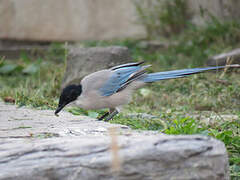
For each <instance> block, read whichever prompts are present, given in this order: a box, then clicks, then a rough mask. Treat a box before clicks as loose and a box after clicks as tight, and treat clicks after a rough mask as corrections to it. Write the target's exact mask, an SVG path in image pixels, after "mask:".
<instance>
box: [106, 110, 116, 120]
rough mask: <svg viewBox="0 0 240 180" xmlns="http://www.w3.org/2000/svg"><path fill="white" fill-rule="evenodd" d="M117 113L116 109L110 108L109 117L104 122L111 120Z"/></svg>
mask: <svg viewBox="0 0 240 180" xmlns="http://www.w3.org/2000/svg"><path fill="white" fill-rule="evenodd" d="M118 113H119V110H118V109H117V108H114V109H112V108H110V111H109V115H108V116H107V117H106V118H105V121H109V120H111V119H112V118H113V117H114V116H115V115H117V114H118Z"/></svg>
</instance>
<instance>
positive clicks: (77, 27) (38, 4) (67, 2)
mask: <svg viewBox="0 0 240 180" xmlns="http://www.w3.org/2000/svg"><path fill="white" fill-rule="evenodd" d="M159 1H163V2H164V1H166V0H119V1H116V0H0V39H13V40H31V41H79V40H103V39H104V40H109V39H113V38H126V37H135V38H136V37H144V36H145V35H146V29H145V28H144V27H143V26H142V25H141V23H139V22H138V18H137V13H136V6H135V5H136V3H139V4H145V7H146V8H150V6H149V5H151V3H154V2H159ZM186 1H187V4H188V9H187V10H188V11H189V14H190V21H191V22H193V23H195V24H198V25H202V24H204V21H203V20H202V18H203V12H204V11H205V10H207V11H208V12H210V13H211V14H212V15H214V16H216V17H217V18H219V19H220V20H226V19H229V18H230V19H231V18H239V17H240V11H239V9H240V2H239V0H186ZM160 10H161V9H160Z"/></svg>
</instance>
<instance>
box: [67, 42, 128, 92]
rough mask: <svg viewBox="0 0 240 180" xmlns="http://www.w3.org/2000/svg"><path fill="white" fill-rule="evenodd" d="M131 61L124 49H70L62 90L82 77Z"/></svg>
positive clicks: (117, 47) (114, 47)
mask: <svg viewBox="0 0 240 180" xmlns="http://www.w3.org/2000/svg"><path fill="white" fill-rule="evenodd" d="M131 61H132V60H131V56H130V53H129V51H128V49H127V48H126V47H119V46H110V47H93V48H79V47H70V48H69V54H68V61H67V69H66V72H65V74H64V78H63V82H62V88H63V87H65V86H66V85H68V84H71V83H79V82H80V80H81V79H82V77H84V76H86V75H88V74H90V73H93V72H95V71H99V70H102V69H106V68H110V67H112V66H115V65H119V64H123V63H129V62H131Z"/></svg>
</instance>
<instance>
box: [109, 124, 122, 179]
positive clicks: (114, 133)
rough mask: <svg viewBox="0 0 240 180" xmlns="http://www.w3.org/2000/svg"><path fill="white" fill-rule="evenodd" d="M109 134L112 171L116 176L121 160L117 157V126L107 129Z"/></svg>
mask: <svg viewBox="0 0 240 180" xmlns="http://www.w3.org/2000/svg"><path fill="white" fill-rule="evenodd" d="M108 130H109V134H110V137H111V147H110V150H111V152H112V166H111V167H112V172H113V174H114V176H116V177H117V176H118V173H119V172H120V169H121V160H120V158H119V146H118V140H117V128H116V127H111V128H109V129H108Z"/></svg>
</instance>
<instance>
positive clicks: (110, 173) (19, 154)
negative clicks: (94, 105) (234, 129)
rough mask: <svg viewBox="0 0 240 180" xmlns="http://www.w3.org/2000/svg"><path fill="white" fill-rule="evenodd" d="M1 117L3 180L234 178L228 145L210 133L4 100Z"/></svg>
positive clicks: (0, 177)
mask: <svg viewBox="0 0 240 180" xmlns="http://www.w3.org/2000/svg"><path fill="white" fill-rule="evenodd" d="M0 121H1V124H0V133H1V134H0V180H6V179H8V180H31V179H33V180H46V179H58V180H63V179H70V180H71V179H72V180H79V179H89V180H95V179H100V180H101V179H122V180H124V179H126V180H145V179H149V180H150V179H156V180H168V179H177V180H182V179H184V180H190V179H196V180H200V179H201V180H205V179H206V180H208V179H211V180H225V179H229V172H228V157H227V152H226V149H225V146H224V144H223V143H222V142H221V141H218V140H215V139H213V138H210V137H206V136H198V135H192V136H182V135H180V136H168V135H164V134H161V133H158V132H152V131H141V132H138V131H133V130H130V129H129V128H127V127H126V126H122V125H114V124H109V123H107V122H101V121H96V120H94V119H90V118H88V117H84V116H74V115H71V114H70V113H67V112H64V111H63V112H62V113H60V116H59V117H55V116H54V111H52V110H32V109H28V108H23V107H21V108H17V107H16V106H13V105H6V104H4V103H2V102H0ZM27 127H28V128H27ZM109 128H111V130H110V131H109ZM113 128H114V129H113ZM113 131H115V135H114V133H112V132H113ZM109 133H110V135H109Z"/></svg>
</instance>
